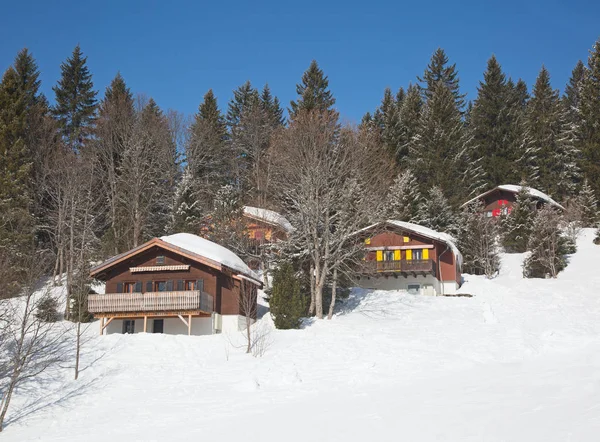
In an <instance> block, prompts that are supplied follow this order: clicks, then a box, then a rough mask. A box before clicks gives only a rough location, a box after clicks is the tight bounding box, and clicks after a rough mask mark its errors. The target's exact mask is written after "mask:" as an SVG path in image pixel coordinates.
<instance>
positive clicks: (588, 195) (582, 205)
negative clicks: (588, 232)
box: [576, 180, 598, 227]
mask: <svg viewBox="0 0 600 442" xmlns="http://www.w3.org/2000/svg"><path fill="white" fill-rule="evenodd" d="M576 200H577V205H578V206H579V210H580V211H581V221H582V223H583V227H594V226H595V225H596V224H597V223H598V198H596V195H595V194H594V191H593V190H592V188H591V186H590V185H589V183H588V181H587V180H584V181H583V185H582V186H581V190H580V191H579V195H577V199H576Z"/></svg>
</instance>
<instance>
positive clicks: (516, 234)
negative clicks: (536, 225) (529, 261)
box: [502, 186, 535, 253]
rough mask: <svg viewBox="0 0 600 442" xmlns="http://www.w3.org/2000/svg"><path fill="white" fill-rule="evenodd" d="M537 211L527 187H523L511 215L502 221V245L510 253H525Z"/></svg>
mask: <svg viewBox="0 0 600 442" xmlns="http://www.w3.org/2000/svg"><path fill="white" fill-rule="evenodd" d="M534 210H535V202H534V201H533V200H532V198H531V195H530V193H529V189H528V187H527V186H522V187H521V190H520V191H519V192H518V193H517V200H516V202H515V204H514V205H513V208H512V211H511V213H510V215H508V216H507V217H506V218H504V219H503V220H502V243H503V245H504V249H505V250H506V251H507V252H509V253H523V252H525V251H526V250H527V243H528V241H529V236H530V235H531V229H532V224H533V217H534Z"/></svg>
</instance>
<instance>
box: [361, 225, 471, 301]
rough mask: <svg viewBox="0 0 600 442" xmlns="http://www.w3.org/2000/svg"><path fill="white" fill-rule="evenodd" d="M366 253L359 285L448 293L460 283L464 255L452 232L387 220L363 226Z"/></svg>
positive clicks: (362, 235) (370, 287)
mask: <svg viewBox="0 0 600 442" xmlns="http://www.w3.org/2000/svg"><path fill="white" fill-rule="evenodd" d="M359 233H360V238H361V240H362V241H364V242H365V247H366V250H367V254H366V256H365V260H364V263H363V264H364V265H363V266H362V269H361V272H360V273H361V274H360V276H359V279H358V285H359V286H361V287H363V288H369V289H382V290H406V291H408V292H409V293H412V294H425V295H448V294H454V293H456V289H457V288H458V287H459V286H460V284H461V279H462V278H461V267H462V256H461V254H460V252H459V251H458V248H457V247H456V245H455V244H454V240H453V239H452V237H451V236H450V235H447V234H445V233H440V232H436V231H435V230H432V229H429V228H427V227H423V226H419V225H417V224H413V223H408V222H403V221H394V220H388V221H384V222H381V223H377V224H374V225H372V226H369V227H366V228H365V229H362V230H361V231H360V232H359Z"/></svg>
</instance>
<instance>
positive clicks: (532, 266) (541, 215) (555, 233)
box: [523, 206, 569, 278]
mask: <svg viewBox="0 0 600 442" xmlns="http://www.w3.org/2000/svg"><path fill="white" fill-rule="evenodd" d="M561 223H562V220H561V216H560V214H559V213H558V212H557V211H556V210H555V209H553V208H552V207H550V206H545V207H543V208H541V209H540V210H538V211H537V212H536V214H535V217H534V219H533V223H532V229H531V235H530V237H529V240H528V243H527V249H528V250H529V251H530V252H531V253H530V254H529V256H528V257H527V258H526V259H525V262H524V263H523V275H524V276H525V277H527V278H544V277H546V276H551V277H552V278H556V275H558V273H559V272H560V271H562V270H563V269H564V268H565V267H566V266H567V259H566V255H567V254H568V253H569V245H568V242H567V238H566V237H565V236H564V235H563V234H562V231H561V228H560V226H561Z"/></svg>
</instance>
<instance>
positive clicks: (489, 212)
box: [485, 210, 492, 218]
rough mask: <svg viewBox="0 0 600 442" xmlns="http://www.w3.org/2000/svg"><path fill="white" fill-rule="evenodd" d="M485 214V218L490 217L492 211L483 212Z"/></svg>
mask: <svg viewBox="0 0 600 442" xmlns="http://www.w3.org/2000/svg"><path fill="white" fill-rule="evenodd" d="M485 216H486V218H491V217H492V211H491V210H488V211H486V212H485Z"/></svg>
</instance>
